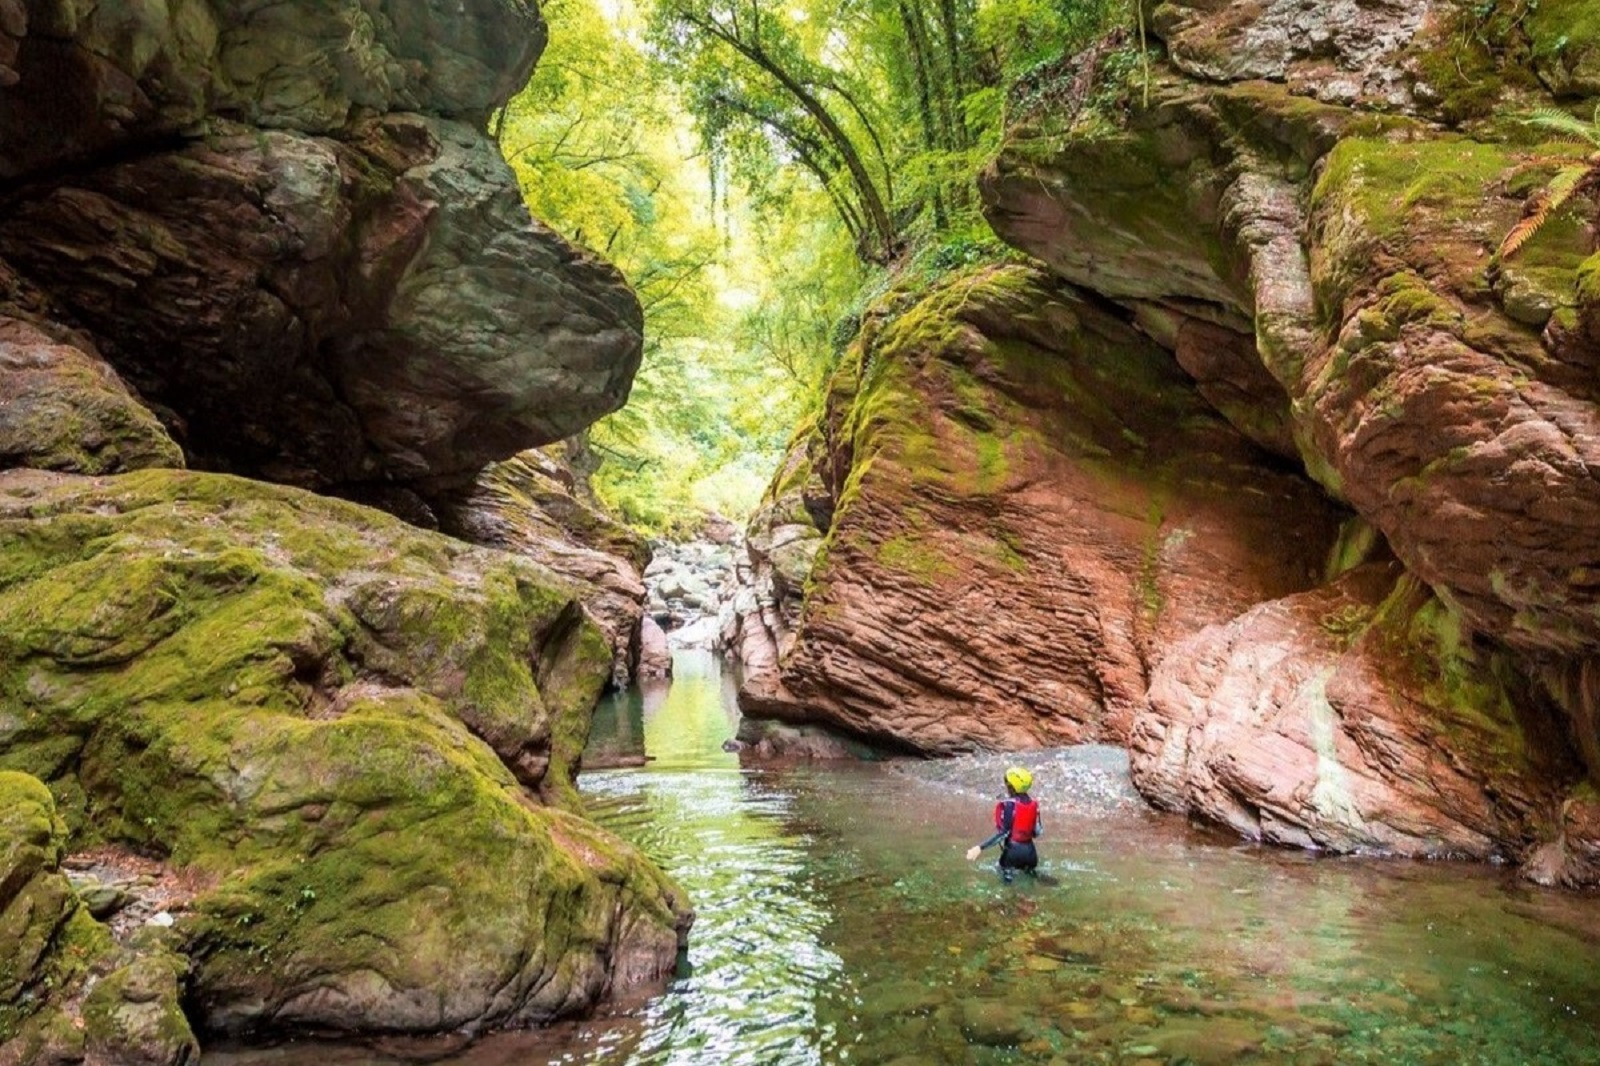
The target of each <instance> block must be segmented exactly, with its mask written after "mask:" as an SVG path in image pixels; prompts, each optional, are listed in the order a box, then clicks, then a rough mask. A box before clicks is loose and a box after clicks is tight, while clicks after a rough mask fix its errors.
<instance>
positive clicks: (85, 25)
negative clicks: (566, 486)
mask: <svg viewBox="0 0 1600 1066" xmlns="http://www.w3.org/2000/svg"><path fill="white" fill-rule="evenodd" d="M544 32H545V31H544V24H543V22H542V20H541V19H540V17H539V15H538V11H537V8H536V6H535V5H533V4H532V3H531V2H525V0H464V2H456V0H448V2H446V0H378V2H358V0H328V2H321V0H317V2H313V0H299V2H291V3H287V4H264V5H263V4H237V3H229V4H218V3H214V2H211V0H177V2H170V3H169V2H166V0H162V2H154V0H133V2H131V3H120V4H108V5H98V4H92V3H83V2H80V0H38V2H31V3H28V4H26V5H24V6H23V7H22V8H21V9H13V8H12V7H11V6H9V5H8V6H5V7H0V42H4V43H3V44H0V177H3V178H5V179H7V183H8V193H7V208H6V211H5V213H4V218H3V219H0V289H4V288H5V287H6V285H5V284H3V283H5V282H6V279H7V278H9V277H11V276H12V275H17V276H20V278H21V279H22V283H23V284H25V285H26V286H27V287H28V288H29V289H30V290H34V291H37V292H38V293H39V294H40V295H41V297H42V299H43V300H45V301H47V302H48V310H47V313H46V316H45V317H46V318H47V319H49V320H50V321H52V322H68V323H70V324H71V325H72V326H74V327H77V328H79V329H81V330H82V331H83V335H84V336H85V337H86V339H87V341H88V342H89V343H90V344H91V346H93V347H95V348H97V349H98V352H99V354H101V355H103V356H104V357H105V358H106V359H107V360H108V361H109V362H110V364H111V365H112V366H113V367H114V368H115V370H116V371H117V373H118V374H119V375H120V376H121V377H122V379H123V380H124V381H126V382H127V383H128V385H130V386H131V387H132V388H133V389H134V390H136V392H137V394H138V395H139V396H140V397H141V398H142V400H143V402H145V403H146V404H148V405H149V406H150V407H152V408H153V409H154V410H156V411H158V412H159V413H160V415H161V417H162V420H163V422H164V423H165V424H166V427H167V429H168V430H169V432H171V434H172V435H173V437H174V438H175V440H176V441H177V443H178V444H179V445H180V446H181V447H182V448H183V451H184V453H185V455H186V456H187V457H188V459H189V462H190V465H193V466H197V467H201V468H206V469H212V470H221V471H227V472H231V473H238V474H243V475H247V476H252V477H259V478H263V479H265V480H270V481H275V482H280V483H290V484H297V485H301V486H303V487H309V488H314V489H317V490H319V491H325V492H333V493H336V494H341V495H347V496H350V497H353V498H361V499H368V500H374V501H377V502H380V503H382V504H383V505H384V506H386V507H388V508H389V509H391V510H394V511H395V512H397V513H403V514H405V515H406V516H407V517H410V518H413V519H415V520H417V521H419V522H422V523H424V524H427V523H430V522H431V521H432V520H433V519H432V516H431V515H430V514H429V513H428V509H427V505H426V502H425V501H426V500H427V499H428V498H431V497H433V496H434V495H436V494H438V493H441V492H443V491H446V490H448V489H452V488H456V487H460V486H464V485H468V484H470V483H471V481H472V479H473V477H474V476H475V475H476V474H477V472H478V471H479V470H480V469H482V467H483V466H485V465H486V464H487V463H489V462H492V461H495V460H499V459H504V458H507V457H509V456H511V455H513V454H515V453H516V452H518V451H521V450H523V449H526V448H530V447H534V446H537V445H541V444H546V443H550V442H553V441H556V440H559V439H561V438H563V437H566V436H569V435H571V434H573V433H575V432H577V431H578V430H580V429H582V428H583V427H585V426H587V425H588V424H589V423H590V422H592V421H594V420H595V419H596V418H598V417H600V416H601V415H604V414H606V413H609V412H610V411H613V410H615V409H616V408H618V407H620V406H621V405H622V403H623V401H624V400H625V399H626V397H627V393H628V389H629V386H630V384H631V381H632V378H633V374H634V372H635V370H636V369H637V367H638V363H639V358H640V353H641V350H642V340H641V332H642V313H641V311H640V308H639V304H638V301H637V299H636V298H635V297H634V295H633V293H632V292H631V291H630V290H629V289H628V287H627V285H626V284H625V283H624V282H623V280H622V278H621V276H620V275H619V274H618V273H617V272H616V271H615V270H613V269H612V268H611V267H610V266H609V265H607V264H605V263H603V262H601V261H599V260H598V259H596V258H594V257H592V256H590V255H588V254H586V253H584V252H581V251H579V250H577V249H575V248H574V247H572V246H571V245H569V244H568V243H567V242H566V241H564V240H563V239H561V238H560V237H559V236H557V235H556V234H554V233H553V232H551V231H549V230H548V229H546V228H545V227H543V226H540V225H539V224H537V223H535V222H533V221H531V220H530V219H529V217H528V213H527V209H526V207H525V206H524V204H523V201H522V198H521V194H520V190H519V189H518V187H517V183H516V180H515V177H514V175H513V174H512V172H511V170H510V168H509V167H508V166H507V165H506V164H505V162H504V161H503V159H502V158H501V156H500V152H499V147H498V146H497V145H496V144H495V143H494V142H493V141H491V140H490V138H489V137H488V136H487V135H486V134H485V133H484V132H483V124H484V122H485V120H486V118H487V116H488V115H489V113H490V112H491V111H492V110H493V109H494V108H496V107H499V106H501V105H503V104H504V102H505V101H506V99H507V98H508V97H509V96H510V95H511V94H512V93H513V92H515V91H516V90H517V89H518V88H520V87H521V86H522V85H523V84H524V83H525V82H526V79H527V76H528V72H529V70H530V69H531V66H532V63H533V62H534V60H535V59H536V58H537V56H538V54H539V52H540V50H541V49H542V47H543V43H544Z"/></svg>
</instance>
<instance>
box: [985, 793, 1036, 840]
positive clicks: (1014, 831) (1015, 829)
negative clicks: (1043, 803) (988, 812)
mask: <svg viewBox="0 0 1600 1066" xmlns="http://www.w3.org/2000/svg"><path fill="white" fill-rule="evenodd" d="M1008 803H1009V804H1011V837H1010V839H1011V843H1013V844H1032V843H1033V831H1034V829H1035V827H1037V826H1038V824H1039V803H1038V801H1037V800H1035V799H1033V798H1031V797H1026V798H1025V797H1022V796H1018V797H1016V798H1015V799H1004V800H1001V801H1000V802H999V803H996V804H995V805H994V827H995V828H996V829H1004V828H1005V824H1006V817H1005V815H1006V804H1008Z"/></svg>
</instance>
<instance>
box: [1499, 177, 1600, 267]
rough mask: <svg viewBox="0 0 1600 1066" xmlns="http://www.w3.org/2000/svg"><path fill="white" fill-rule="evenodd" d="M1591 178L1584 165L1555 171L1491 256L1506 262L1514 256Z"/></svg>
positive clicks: (1592, 178)
mask: <svg viewBox="0 0 1600 1066" xmlns="http://www.w3.org/2000/svg"><path fill="white" fill-rule="evenodd" d="M1594 176H1595V172H1594V168H1593V167H1591V166H1589V164H1587V163H1575V164H1573V165H1571V166H1565V167H1562V168H1561V169H1560V170H1558V171H1556V173H1555V176H1554V177H1552V178H1551V179H1550V181H1549V184H1547V185H1545V187H1544V188H1543V189H1541V190H1539V194H1538V195H1537V196H1535V197H1534V199H1533V201H1532V203H1531V208H1530V210H1529V211H1528V213H1527V214H1526V215H1524V216H1523V218H1522V220H1521V221H1520V222H1518V223H1517V224H1516V225H1515V226H1512V227H1511V232H1510V233H1507V234H1506V237H1505V240H1503V241H1501V242H1500V248H1499V250H1498V251H1497V252H1496V253H1495V254H1496V255H1498V256H1499V257H1500V258H1501V259H1509V258H1511V256H1513V255H1515V254H1516V253H1517V249H1519V248H1521V247H1522V246H1523V245H1524V244H1527V243H1528V242H1529V241H1530V240H1532V239H1533V236H1534V234H1536V233H1538V232H1539V231H1540V230H1541V229H1543V228H1544V226H1545V223H1546V222H1549V221H1550V216H1551V215H1552V214H1554V213H1555V211H1556V209H1557V208H1559V207H1560V206H1561V205H1562V204H1564V203H1566V202H1567V201H1568V200H1570V199H1572V197H1573V194H1574V193H1576V192H1577V191H1578V190H1579V189H1580V188H1582V187H1583V186H1584V185H1585V184H1587V183H1590V182H1592V181H1593V180H1594Z"/></svg>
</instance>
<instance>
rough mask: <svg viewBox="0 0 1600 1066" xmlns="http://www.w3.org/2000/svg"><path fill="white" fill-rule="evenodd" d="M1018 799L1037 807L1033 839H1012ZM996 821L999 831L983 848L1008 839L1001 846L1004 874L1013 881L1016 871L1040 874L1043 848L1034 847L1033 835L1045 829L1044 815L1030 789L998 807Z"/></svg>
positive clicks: (1002, 802)
mask: <svg viewBox="0 0 1600 1066" xmlns="http://www.w3.org/2000/svg"><path fill="white" fill-rule="evenodd" d="M1018 800H1021V801H1023V802H1024V803H1028V804H1030V805H1031V806H1032V807H1033V830H1032V832H1031V833H1029V834H1028V837H1029V839H1028V840H1026V841H1016V840H1012V839H1011V831H1012V828H1013V826H1014V825H1015V823H1016V810H1017V801H1018ZM995 822H996V823H997V824H998V826H999V828H998V830H997V831H996V832H995V834H994V836H992V837H990V838H989V839H988V840H985V841H984V842H983V843H982V844H981V845H979V847H981V848H989V847H991V846H993V845H995V844H1000V843H1001V842H1002V841H1003V842H1004V843H1003V845H1002V847H1001V848H1000V875H1001V876H1002V877H1004V878H1005V879H1006V880H1007V881H1009V880H1011V874H1012V871H1014V870H1023V871H1026V872H1027V873H1030V874H1031V873H1036V872H1037V871H1038V867H1039V851H1038V849H1037V848H1035V847H1034V846H1033V838H1034V837H1037V836H1038V835H1039V834H1040V833H1042V832H1044V818H1043V816H1042V815H1041V814H1040V813H1039V806H1038V804H1036V803H1034V802H1033V799H1032V797H1031V796H1029V795H1028V794H1027V793H1026V792H1024V793H1022V794H1021V795H1018V796H1012V797H1010V798H1008V799H1003V800H1001V801H1000V802H999V804H997V805H996V807H995Z"/></svg>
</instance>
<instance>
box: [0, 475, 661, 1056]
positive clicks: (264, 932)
mask: <svg viewBox="0 0 1600 1066" xmlns="http://www.w3.org/2000/svg"><path fill="white" fill-rule="evenodd" d="M0 617H3V618H4V619H5V622H4V624H3V625H0V736H3V737H4V740H5V743H4V746H3V748H0V768H8V769H12V768H14V769H22V770H26V771H28V772H30V773H33V774H35V775H37V776H39V777H40V778H42V779H44V780H45V781H47V782H48V783H49V785H50V787H51V790H52V791H53V792H54V793H55V794H56V795H57V797H58V798H59V800H60V802H61V804H62V807H63V813H64V815H65V818H66V821H67V823H68V824H69V825H70V827H71V829H72V832H73V838H74V841H75V843H92V842H107V843H120V844H126V845H131V846H134V847H137V848H141V849H146V850H149V851H152V852H154V853H157V854H160V855H163V856H165V857H166V858H167V860H168V861H169V862H170V863H172V864H173V865H174V866H176V867H178V868H181V869H183V870H186V871H188V872H189V873H190V874H191V875H192V876H193V877H194V878H196V879H199V880H200V881H201V882H203V883H205V884H208V885H209V886H210V887H209V888H207V889H206V890H205V891H203V892H202V893H201V894H200V895H199V896H198V897H197V898H196V899H195V901H194V902H193V904H192V906H191V908H190V910H189V912H188V913H187V914H185V915H183V916H181V917H180V919H179V922H178V924H177V926H176V927H175V928H176V932H177V933H178V938H177V942H176V946H177V948H178V949H179V950H180V951H181V953H183V954H185V955H187V956H188V957H189V959H190V960H191V961H192V963H193V966H194V976H193V979H192V982H191V986H190V998H189V1000H188V1002H189V1003H190V1004H192V1006H193V1010H194V1021H195V1023H196V1025H197V1027H198V1028H203V1029H206V1030H210V1029H226V1030H229V1031H238V1032H246V1031H250V1030H253V1029H255V1028H257V1027H261V1026H267V1025H271V1026H274V1027H275V1028H279V1029H281V1028H284V1027H291V1028H292V1027H295V1026H305V1027H315V1028H331V1029H353V1030H359V1029H373V1028H376V1029H384V1030H396V1031H432V1030H438V1029H449V1028H456V1027H461V1026H472V1027H477V1026H489V1025H499V1024H527V1023H533V1022H538V1021H543V1020H546V1019H548V1018H552V1017H555V1016H558V1015H561V1014H566V1013H571V1012H573V1011H576V1010H581V1009H583V1008H584V1007H586V1006H588V1005H590V1004H591V1003H593V1002H594V1001H595V999H596V998H597V997H598V996H600V995H601V994H602V993H603V992H604V991H605V990H606V989H607V988H608V987H609V986H610V983H611V982H612V980H613V975H616V979H618V980H633V979H638V978H641V977H645V976H655V975H658V974H660V973H662V972H664V971H665V970H666V969H670V967H671V966H672V964H673V962H674V959H675V955H676V950H677V947H678V943H679V938H680V935H681V932H682V930H683V929H684V928H685V927H686V922H687V912H686V910H685V908H684V904H683V902H682V897H681V894H680V893H679V892H678V890H676V889H675V888H674V887H673V886H672V885H671V884H670V883H669V882H667V881H666V880H665V879H664V878H663V877H662V875H661V874H660V873H658V872H657V871H656V870H655V869H654V868H653V867H651V866H650V865H649V864H648V863H647V862H646V861H645V860H644V859H643V858H642V857H640V856H639V855H638V854H637V853H636V852H634V851H633V850H632V849H631V848H629V847H627V846H626V845H624V844H622V843H621V842H619V841H617V840H615V839H614V838H611V837H610V836H608V835H606V834H604V833H602V832H601V831H599V830H598V829H596V828H594V827H592V826H589V825H588V824H587V823H585V822H583V821H582V820H581V818H579V817H578V816H577V814H576V813H575V808H576V796H575V793H574V792H573V791H572V788H571V781H570V775H571V771H572V767H573V765H574V762H575V760H576V758H577V756H578V754H579V749H580V747H581V743H582V737H583V735H584V733H585V732H586V731H587V723H588V715H589V713H590V711H591V709H592V706H593V700H594V697H595V695H596V694H597V693H598V691H599V689H600V687H601V686H602V685H603V684H604V681H605V678H606V675H607V673H608V671H609V665H610V652H609V648H608V647H607V646H606V643H605V641H604V638H603V636H602V635H601V634H600V632H599V630H598V629H597V628H596V627H595V626H594V625H593V623H592V622H590V621H588V620H587V618H586V617H585V616H584V615H583V613H582V611H581V609H580V608H578V607H577V606H576V604H575V602H574V598H573V593H572V589H571V588H570V587H568V586H566V585H565V584H564V583H563V582H562V581H561V580H560V579H558V578H556V577H555V576H554V575H552V574H551V573H549V572H548V571H545V570H543V569H542V568H540V567H538V566H536V565H534V564H532V563H530V562H526V561H523V560H518V559H516V558H514V557H512V556H509V555H505V554H502V553H499V552H494V551H489V550H485V549H478V548H472V547H469V546H467V545H464V544H461V543H459V542H455V541H451V540H449V539H447V538H444V537H442V536H439V535H436V534H427V533H422V532H420V531H417V530H415V529H412V528H410V527H408V526H405V525H403V524H401V523H400V522H398V521H397V520H395V519H391V518H389V517H387V516H384V515H382V514H379V513H377V512H373V511H369V510H367V509H365V508H360V507H357V506H355V505H352V504H346V503H341V502H338V501H333V500H327V499H324V498H319V497H316V496H312V495H310V494H307V493H304V492H300V491H297V490H290V489H280V488H273V487H270V486H265V485H261V484H257V483H253V482H248V481H243V480H239V479H236V478H229V477H224V476H219V475H202V474H187V473H181V472H171V471H148V472H142V473H138V474H131V475H124V476H122V477H118V478H111V479H98V480H94V479H83V478H72V477H61V476H50V475H43V474H34V473H13V474H10V475H3V476H0ZM127 980H128V982H129V985H128V987H130V988H132V987H145V986H146V985H148V984H149V983H150V982H152V981H158V980H159V974H157V973H156V972H155V971H139V972H138V973H134V974H130V975H128V978H127ZM91 1005H92V1004H91ZM106 1018H107V1022H106V1024H107V1025H108V1026H110V1027H111V1028H112V1029H113V1030H115V1031H118V1032H124V1031H125V1032H127V1033H132V1034H139V1033H145V1032H150V1031H160V1030H162V1028H163V1027H164V1026H165V1025H166V1024H167V1023H166V1021H164V1020H163V1019H162V1018H160V1017H157V1016H155V1015H148V1016H147V1015H146V1014H142V1013H140V1012H137V1011H134V1012H132V1013H129V1012H128V1011H121V1010H120V1008H118V1009H111V1010H109V1011H108V1012H106ZM130 1039H132V1037H130Z"/></svg>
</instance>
